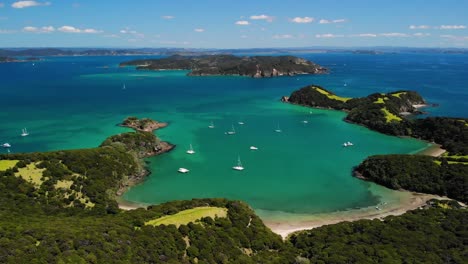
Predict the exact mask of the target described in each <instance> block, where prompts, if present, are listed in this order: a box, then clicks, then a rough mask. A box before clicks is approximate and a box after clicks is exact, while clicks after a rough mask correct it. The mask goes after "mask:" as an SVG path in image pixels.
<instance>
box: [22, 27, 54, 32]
mask: <svg viewBox="0 0 468 264" xmlns="http://www.w3.org/2000/svg"><path fill="white" fill-rule="evenodd" d="M23 31H24V32H30V33H51V32H54V31H55V28H54V27H53V26H47V27H41V28H38V27H32V26H27V27H24V28H23Z"/></svg>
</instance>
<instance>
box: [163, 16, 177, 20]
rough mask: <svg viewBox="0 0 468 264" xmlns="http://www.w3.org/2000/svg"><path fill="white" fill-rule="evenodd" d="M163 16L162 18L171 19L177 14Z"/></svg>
mask: <svg viewBox="0 0 468 264" xmlns="http://www.w3.org/2000/svg"><path fill="white" fill-rule="evenodd" d="M161 18H162V19H167V20H170V19H174V18H175V16H162V17H161Z"/></svg>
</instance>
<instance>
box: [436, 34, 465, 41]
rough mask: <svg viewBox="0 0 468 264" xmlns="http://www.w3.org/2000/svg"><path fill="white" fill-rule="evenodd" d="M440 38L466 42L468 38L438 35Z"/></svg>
mask: <svg viewBox="0 0 468 264" xmlns="http://www.w3.org/2000/svg"><path fill="white" fill-rule="evenodd" d="M440 37H441V38H448V39H452V40H457V41H466V40H468V36H455V35H440Z"/></svg>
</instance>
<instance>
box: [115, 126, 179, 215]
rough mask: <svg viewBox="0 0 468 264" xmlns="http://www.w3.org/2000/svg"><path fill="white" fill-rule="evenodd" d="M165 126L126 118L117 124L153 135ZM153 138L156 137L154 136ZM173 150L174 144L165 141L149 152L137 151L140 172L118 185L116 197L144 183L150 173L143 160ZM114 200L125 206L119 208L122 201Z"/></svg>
mask: <svg viewBox="0 0 468 264" xmlns="http://www.w3.org/2000/svg"><path fill="white" fill-rule="evenodd" d="M167 125H168V123H164V122H158V121H156V120H152V119H149V118H143V119H138V118H136V117H128V118H126V119H125V120H124V122H122V123H121V124H119V126H122V127H128V128H132V129H133V130H135V131H137V132H142V133H153V132H154V131H155V130H158V129H160V128H163V127H166V126H167ZM153 136H154V137H156V136H155V135H153ZM146 144H147V142H139V145H140V146H143V147H144V146H146ZM174 148H175V145H174V144H171V143H169V142H166V141H158V144H156V145H155V146H153V147H152V148H151V149H150V150H148V151H145V152H142V151H139V152H138V153H137V156H138V157H136V158H138V160H139V162H140V164H141V170H140V172H139V173H138V174H135V175H129V177H128V179H126V180H124V181H123V182H122V183H121V184H120V186H119V188H118V190H117V191H116V195H117V196H118V197H120V196H122V195H123V194H124V193H125V192H126V191H127V190H128V189H129V188H130V187H132V186H135V185H137V184H139V183H141V182H142V181H144V179H145V178H146V176H148V175H149V174H150V173H151V172H150V171H149V170H148V168H147V166H146V164H145V162H144V161H143V159H144V158H149V157H153V156H157V155H161V154H163V153H166V152H169V151H171V150H173V149H174ZM116 200H117V202H118V204H119V207H126V205H122V206H121V203H122V201H121V199H120V198H117V199H116ZM123 204H127V203H125V202H123Z"/></svg>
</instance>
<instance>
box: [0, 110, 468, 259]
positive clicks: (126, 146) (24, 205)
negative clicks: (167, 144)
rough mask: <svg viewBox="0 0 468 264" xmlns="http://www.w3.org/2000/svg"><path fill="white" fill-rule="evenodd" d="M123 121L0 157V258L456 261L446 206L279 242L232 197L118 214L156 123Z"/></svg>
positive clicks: (459, 221)
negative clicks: (46, 148)
mask: <svg viewBox="0 0 468 264" xmlns="http://www.w3.org/2000/svg"><path fill="white" fill-rule="evenodd" d="M124 123H125V124H127V125H128V126H131V127H134V126H135V129H137V131H135V132H128V133H122V134H119V135H115V136H112V137H110V138H108V139H107V140H105V141H104V142H103V143H102V144H101V146H100V147H97V148H92V149H80V150H64V151H53V152H45V153H23V154H9V155H0V179H1V182H0V216H1V217H0V226H1V228H0V237H2V239H1V240H0V244H1V247H0V262H2V263H17V262H28V263H29V262H30V263H32V262H41V263H42V262H44V263H45V262H57V263H105V262H109V260H110V259H112V260H115V262H116V263H149V262H150V263H310V261H312V263H344V262H346V260H353V262H355V263H361V262H369V261H370V262H375V263H385V262H399V263H400V262H404V261H406V260H408V259H411V260H413V261H414V262H421V263H426V262H431V263H445V262H447V260H453V261H451V262H454V263H463V262H464V260H466V258H465V257H464V255H463V252H464V250H465V246H464V243H463V238H464V234H466V228H467V226H466V224H465V223H464V221H463V219H466V217H467V211H466V210H465V209H460V206H459V205H458V203H456V202H454V201H431V202H430V204H429V205H427V206H426V207H425V209H424V210H415V211H410V212H408V213H406V214H403V215H401V216H392V217H388V218H384V219H383V220H382V221H375V220H359V221H356V222H344V223H338V224H334V225H326V226H323V227H320V228H316V229H313V230H308V231H303V232H300V233H296V234H293V235H292V236H291V237H289V238H286V239H287V241H286V242H284V241H283V240H282V239H281V237H280V236H279V235H277V234H275V233H273V232H272V231H271V230H270V229H269V228H268V227H266V226H265V224H264V223H263V222H262V220H261V219H260V218H259V217H258V216H257V215H255V213H254V212H253V210H252V209H251V208H250V207H249V206H248V205H247V204H245V203H243V202H240V201H229V200H226V199H193V200H191V201H172V202H168V203H164V204H160V205H154V206H148V207H147V208H140V209H137V210H130V211H123V210H120V209H119V208H118V206H117V202H116V200H115V198H116V192H117V193H118V190H121V189H122V188H123V187H125V186H128V185H127V184H128V181H129V179H132V178H135V177H138V176H139V177H140V179H142V177H143V176H144V175H146V173H147V171H146V169H145V166H144V163H143V162H142V158H143V157H145V156H147V155H150V154H156V152H154V150H155V148H156V149H157V148H158V147H160V146H161V143H162V141H160V140H159V138H157V137H156V136H155V135H154V134H153V133H151V132H149V131H138V130H145V128H146V129H148V128H149V127H153V126H152V125H151V124H155V123H159V122H156V121H152V120H148V119H142V120H140V119H137V118H129V119H127V121H126V122H124ZM147 125H148V126H147ZM461 188H463V187H462V185H458V189H459V190H460V189H461ZM32 219H33V220H34V221H32ZM356 241H359V243H356ZM422 244H424V245H425V247H421V246H420V245H422ZM427 248H430V249H437V250H427ZM369 252H375V253H369ZM379 252H383V253H379ZM386 252H389V253H388V254H387V253H386Z"/></svg>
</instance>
